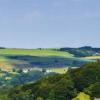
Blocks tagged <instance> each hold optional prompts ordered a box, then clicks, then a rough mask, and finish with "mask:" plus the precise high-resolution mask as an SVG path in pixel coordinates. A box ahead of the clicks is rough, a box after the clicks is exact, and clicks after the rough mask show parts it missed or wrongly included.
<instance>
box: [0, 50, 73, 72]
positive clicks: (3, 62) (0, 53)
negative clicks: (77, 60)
mask: <svg viewBox="0 0 100 100" xmlns="http://www.w3.org/2000/svg"><path fill="white" fill-rule="evenodd" d="M6 55H9V56H12V55H13V56H16V55H17V56H38V57H49V56H50V57H62V58H73V55H72V54H70V53H68V52H61V51H56V50H52V49H42V50H39V49H0V68H3V69H6V70H7V71H9V70H11V69H12V63H14V64H25V63H27V62H28V61H26V62H25V61H22V60H18V59H17V60H16V59H9V58H7V57H6ZM32 60H33V61H37V60H38V61H42V62H44V61H46V62H49V59H42V58H41V59H32Z"/></svg>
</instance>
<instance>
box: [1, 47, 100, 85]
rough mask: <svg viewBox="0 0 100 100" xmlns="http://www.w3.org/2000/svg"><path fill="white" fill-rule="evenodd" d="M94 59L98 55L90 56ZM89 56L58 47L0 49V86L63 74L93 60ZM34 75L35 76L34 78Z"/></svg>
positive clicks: (19, 83)
mask: <svg viewBox="0 0 100 100" xmlns="http://www.w3.org/2000/svg"><path fill="white" fill-rule="evenodd" d="M75 50H76V48H75ZM91 57H95V59H96V58H97V57H99V56H91ZM94 61H95V60H94V59H90V57H88V56H86V57H84V56H83V57H77V56H76V55H75V54H74V53H70V52H69V51H66V50H65V51H61V50H60V49H56V48H52V49H41V48H39V49H11V48H1V49H0V81H1V82H0V87H2V86H3V87H4V86H16V85H21V84H25V83H27V82H33V81H36V80H38V79H40V78H42V77H44V76H45V75H46V76H48V75H49V74H56V73H59V74H64V73H66V72H67V70H68V68H69V67H74V68H76V67H80V66H81V65H84V64H86V63H88V62H94ZM35 77H36V78H35Z"/></svg>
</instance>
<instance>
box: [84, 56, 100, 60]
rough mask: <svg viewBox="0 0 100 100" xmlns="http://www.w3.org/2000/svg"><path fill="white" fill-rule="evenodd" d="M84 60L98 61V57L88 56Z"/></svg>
mask: <svg viewBox="0 0 100 100" xmlns="http://www.w3.org/2000/svg"><path fill="white" fill-rule="evenodd" d="M84 58H85V59H91V60H95V59H100V56H89V57H84Z"/></svg>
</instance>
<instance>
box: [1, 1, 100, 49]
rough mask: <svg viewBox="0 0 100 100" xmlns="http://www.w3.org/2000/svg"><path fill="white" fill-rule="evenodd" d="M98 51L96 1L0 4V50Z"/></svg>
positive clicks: (98, 3) (99, 27)
mask: <svg viewBox="0 0 100 100" xmlns="http://www.w3.org/2000/svg"><path fill="white" fill-rule="evenodd" d="M84 45H88V46H94V47H100V0H0V46H3V47H15V48H38V47H42V48H46V47H79V46H84Z"/></svg>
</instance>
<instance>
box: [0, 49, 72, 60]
mask: <svg viewBox="0 0 100 100" xmlns="http://www.w3.org/2000/svg"><path fill="white" fill-rule="evenodd" d="M0 55H30V56H59V57H68V58H69V57H73V55H72V54H70V53H68V52H61V51H57V50H51V49H47V50H46V49H42V50H39V49H0Z"/></svg>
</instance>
